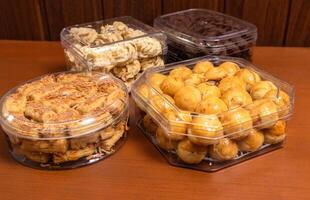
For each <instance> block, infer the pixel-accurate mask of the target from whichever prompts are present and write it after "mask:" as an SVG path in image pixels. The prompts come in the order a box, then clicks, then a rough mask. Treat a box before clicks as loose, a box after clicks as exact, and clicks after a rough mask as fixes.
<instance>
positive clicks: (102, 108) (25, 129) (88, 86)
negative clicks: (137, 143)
mask: <svg viewBox="0 0 310 200" xmlns="http://www.w3.org/2000/svg"><path fill="white" fill-rule="evenodd" d="M0 111H1V114H0V120H1V121H0V122H1V126H2V129H3V131H4V132H5V136H6V140H7V142H8V144H9V151H10V153H11V155H12V156H13V157H14V159H15V160H17V161H18V162H20V163H22V164H24V165H26V166H30V167H34V168H39V169H51V170H54V169H71V168H76V167H80V166H84V165H88V164H91V163H94V162H97V161H99V160H102V159H104V158H106V157H108V156H110V155H112V154H113V153H114V152H116V151H117V150H118V149H119V148H120V147H121V146H122V144H123V143H124V142H125V138H126V133H127V129H128V128H127V121H128V117H129V112H128V92H127V88H126V86H125V85H124V84H123V83H122V82H121V81H120V80H118V79H116V78H114V77H112V76H110V75H107V74H103V73H99V72H60V73H54V74H48V75H44V76H41V77H38V78H35V79H33V80H30V81H28V82H26V83H23V84H21V85H19V86H17V87H15V88H13V89H11V90H10V91H8V92H7V93H6V94H5V95H4V96H3V97H2V99H1V102H0Z"/></svg>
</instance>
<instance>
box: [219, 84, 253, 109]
mask: <svg viewBox="0 0 310 200" xmlns="http://www.w3.org/2000/svg"><path fill="white" fill-rule="evenodd" d="M221 99H222V100H223V101H224V102H225V104H226V105H227V107H228V108H229V109H233V108H236V107H239V106H245V105H249V104H250V103H252V97H251V95H250V94H249V93H248V92H247V91H246V90H244V89H241V88H231V89H229V90H227V91H226V92H224V94H223V95H222V97H221Z"/></svg>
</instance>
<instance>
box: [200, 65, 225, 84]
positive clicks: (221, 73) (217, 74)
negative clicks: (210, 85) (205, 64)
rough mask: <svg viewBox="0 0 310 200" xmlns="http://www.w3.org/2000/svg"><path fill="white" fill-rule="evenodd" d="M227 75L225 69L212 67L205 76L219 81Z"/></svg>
mask: <svg viewBox="0 0 310 200" xmlns="http://www.w3.org/2000/svg"><path fill="white" fill-rule="evenodd" d="M226 75H227V74H226V71H225V69H223V68H219V67H214V68H211V69H210V70H208V71H207V72H206V73H205V74H204V76H205V78H206V79H207V80H211V81H219V80H221V79H223V78H224V77H226Z"/></svg>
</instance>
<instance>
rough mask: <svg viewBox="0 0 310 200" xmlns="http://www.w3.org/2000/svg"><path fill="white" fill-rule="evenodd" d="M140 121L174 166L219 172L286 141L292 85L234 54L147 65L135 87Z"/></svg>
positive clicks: (292, 102)
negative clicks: (158, 67)
mask: <svg viewBox="0 0 310 200" xmlns="http://www.w3.org/2000/svg"><path fill="white" fill-rule="evenodd" d="M132 97H133V99H134V101H135V102H136V105H137V106H138V107H139V108H140V109H141V111H142V112H141V114H142V116H143V118H142V119H141V120H140V121H139V123H138V126H139V127H140V128H141V130H142V132H143V133H144V134H145V135H146V136H147V138H148V139H149V140H150V141H151V142H152V143H153V144H154V145H155V146H156V148H157V149H158V150H159V151H160V152H161V153H162V155H163V156H164V157H165V158H166V159H167V160H168V162H169V163H170V164H172V165H176V166H180V167H186V168H191V169H197V170H202V171H216V170H219V169H222V168H225V167H228V166H231V165H234V164H236V163H240V162H242V161H244V160H247V159H249V158H253V157H255V156H258V155H261V154H264V153H266V152H269V151H272V150H274V149H277V148H279V147H281V146H282V144H283V142H284V140H285V138H286V123H287V120H288V119H289V118H290V117H291V115H292V112H293V107H294V88H293V87H292V86H291V85H290V84H288V83H286V82H284V81H281V80H279V79H277V78H275V77H273V76H272V75H270V74H268V73H267V72H265V71H262V70H260V69H258V68H256V67H255V66H254V65H253V64H251V63H250V62H248V61H246V60H244V59H240V58H233V57H212V56H205V57H203V58H198V59H192V60H189V61H183V62H179V63H174V64H170V65H166V66H165V68H162V69H154V70H152V69H151V70H148V71H147V72H146V73H145V74H144V75H143V76H142V77H141V78H140V79H139V80H137V82H136V83H135V84H134V85H133V88H132Z"/></svg>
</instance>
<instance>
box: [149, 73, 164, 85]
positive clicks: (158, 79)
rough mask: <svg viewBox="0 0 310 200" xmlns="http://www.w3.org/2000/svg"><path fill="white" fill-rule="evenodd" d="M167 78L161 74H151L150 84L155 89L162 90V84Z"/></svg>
mask: <svg viewBox="0 0 310 200" xmlns="http://www.w3.org/2000/svg"><path fill="white" fill-rule="evenodd" d="M166 78H167V76H165V75H163V74H160V73H154V74H151V75H150V76H149V77H148V80H149V82H150V84H151V85H152V86H154V87H158V88H160V85H161V84H162V82H163V81H164V80H165V79H166Z"/></svg>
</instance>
